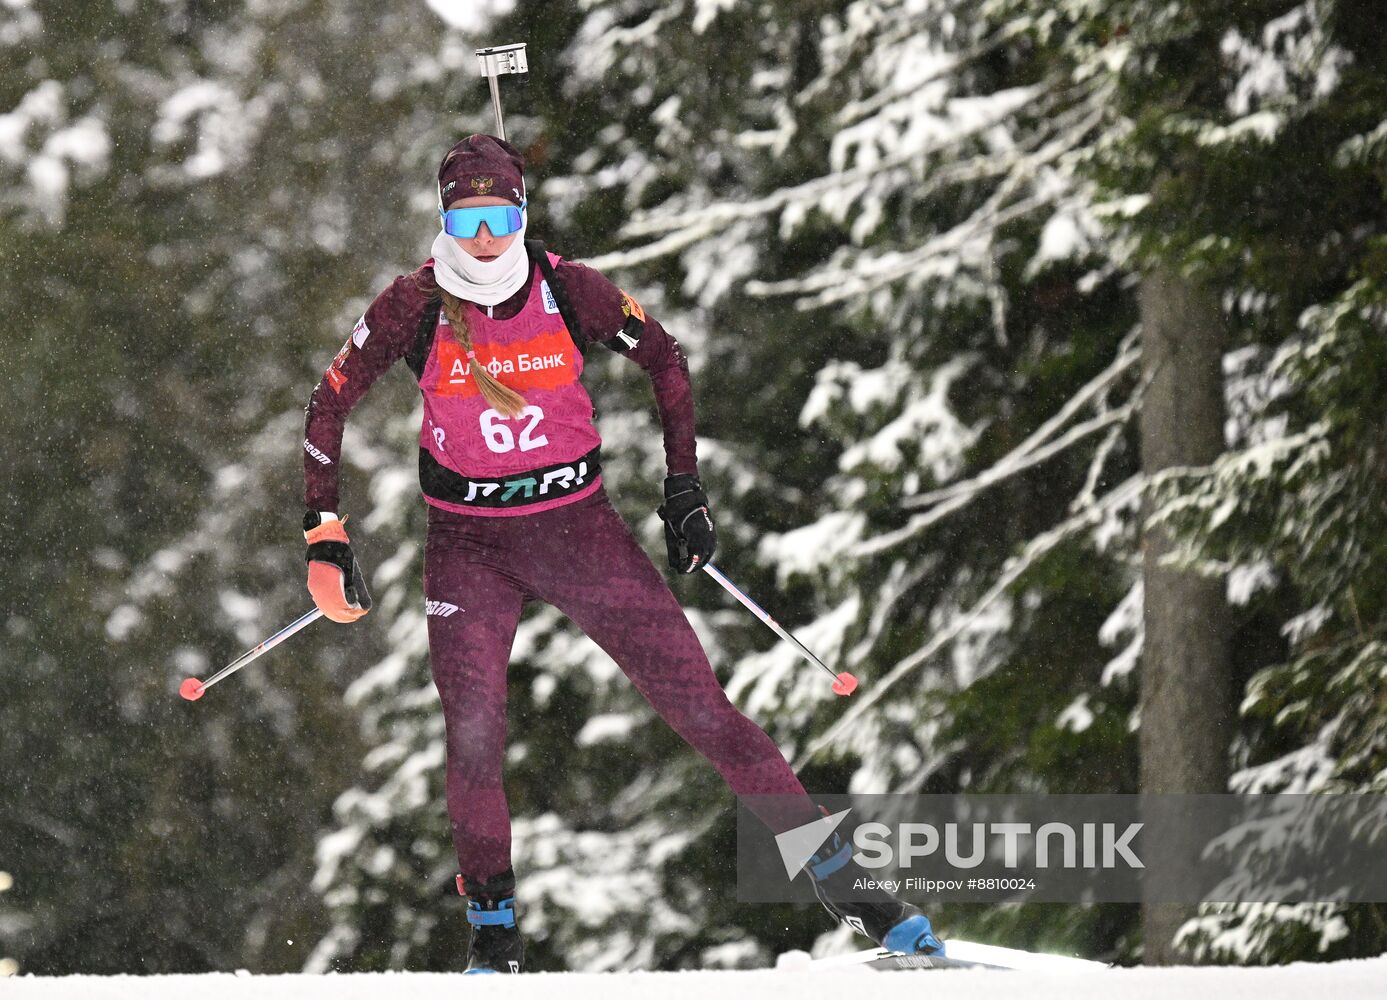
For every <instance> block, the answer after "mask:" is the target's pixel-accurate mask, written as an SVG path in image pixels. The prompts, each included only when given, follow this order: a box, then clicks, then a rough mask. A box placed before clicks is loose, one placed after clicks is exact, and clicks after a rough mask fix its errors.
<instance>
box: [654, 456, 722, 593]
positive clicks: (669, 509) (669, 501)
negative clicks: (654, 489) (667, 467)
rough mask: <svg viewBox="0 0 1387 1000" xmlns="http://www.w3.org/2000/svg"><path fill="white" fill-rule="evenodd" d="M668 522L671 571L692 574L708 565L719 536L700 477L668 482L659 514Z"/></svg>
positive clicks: (683, 476)
mask: <svg viewBox="0 0 1387 1000" xmlns="http://www.w3.org/2000/svg"><path fill="white" fill-rule="evenodd" d="M657 513H658V514H659V515H660V520H662V521H664V522H665V548H666V550H668V552H669V568H670V569H672V570H674V571H676V572H678V573H692V572H694V570H697V569H701V568H703V567H704V566H706V565H708V563H709V561H711V560H712V558H713V552H714V551H715V550H716V549H717V547H718V533H717V531H716V530H715V529H714V528H713V518H712V515H710V514H709V513H708V496H707V494H705V493H704V492H703V486H702V484H700V483H699V481H698V477H697V476H694V475H689V474H687V473H686V474H684V475H679V476H667V477H666V478H665V502H664V503H663V504H661V505H660V509H659V510H658V511H657Z"/></svg>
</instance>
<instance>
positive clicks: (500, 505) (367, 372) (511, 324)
mask: <svg viewBox="0 0 1387 1000" xmlns="http://www.w3.org/2000/svg"><path fill="white" fill-rule="evenodd" d="M523 171H524V162H523V160H522V158H521V156H520V153H519V152H518V151H517V150H516V149H515V148H514V147H513V146H511V145H510V144H509V143H507V142H505V141H503V140H500V139H497V138H495V137H493V136H489V135H471V136H468V137H467V138H465V139H463V140H462V141H461V142H459V143H458V144H457V145H455V146H454V147H453V148H452V149H450V150H449V151H448V154H447V156H446V157H444V160H443V163H442V165H441V166H440V167H439V170H438V204H439V215H440V216H441V217H442V220H441V221H442V231H441V232H440V233H439V234H438V236H437V237H436V238H435V239H434V242H433V248H432V250H433V256H432V257H431V258H429V259H428V260H426V261H425V262H424V263H423V264H422V265H421V266H420V267H419V268H418V269H417V270H415V271H414V272H413V273H411V274H408V275H401V276H399V277H397V278H396V279H395V280H394V281H393V282H392V283H391V284H390V286H389V287H388V288H386V289H385V290H384V291H382V292H381V293H380V294H379V295H378V296H376V298H375V300H374V301H373V302H372V303H371V305H370V306H369V307H368V308H367V310H366V313H365V315H364V316H362V318H361V319H360V321H359V322H358V323H357V324H356V327H355V329H353V330H352V333H351V336H350V337H349V338H348V339H347V342H346V343H345V344H344V345H343V346H342V349H341V351H340V352H338V354H337V356H336V357H335V358H334V359H333V361H332V364H331V365H330V366H329V367H328V369H327V371H326V372H325V373H324V375H323V379H322V381H321V382H319V383H318V386H317V388H315V389H314V390H313V394H312V397H311V398H310V400H309V403H308V408H307V420H306V432H305V433H306V437H305V440H304V452H305V458H304V478H305V483H306V488H305V503H306V506H307V508H308V512H307V514H306V515H305V517H304V533H305V536H306V538H307V542H308V552H307V562H308V589H309V591H310V592H311V593H312V595H313V599H314V601H315V602H316V603H317V605H318V607H319V608H321V609H322V610H323V612H324V613H325V614H326V616H327V617H329V618H331V619H332V620H333V621H337V622H352V621H355V620H357V619H358V618H360V617H361V616H363V615H365V614H366V612H367V611H368V610H369V608H370V606H371V603H370V596H369V594H368V592H367V588H366V584H365V580H364V579H363V577H362V574H361V570H360V567H359V566H358V565H357V562H356V560H355V558H354V557H353V554H352V550H351V544H350V542H349V541H348V538H347V532H346V529H345V524H344V521H343V520H342V519H339V518H338V515H337V507H338V495H337V488H338V474H337V470H338V465H339V462H340V458H341V446H342V430H343V425H344V424H345V421H346V418H347V414H348V413H349V412H350V411H351V409H352V407H353V406H355V405H356V403H357V402H358V401H359V400H360V399H361V397H362V396H363V394H365V392H366V390H367V389H368V388H369V387H370V386H371V384H372V383H373V382H374V381H375V380H376V379H377V378H378V377H379V376H380V375H381V373H382V372H384V371H385V370H386V369H387V368H389V367H390V366H391V365H393V364H394V363H395V362H397V361H400V360H404V361H405V363H406V364H407V365H408V366H409V368H410V370H411V371H412V372H413V375H414V378H415V379H416V381H417V382H418V384H419V389H420V391H421V392H422V393H423V395H424V419H423V425H422V426H421V428H420V431H419V481H420V486H421V488H422V491H423V494H424V499H425V500H426V501H427V503H428V531H427V536H426V539H425V549H424V553H425V554H424V597H425V610H426V618H427V621H428V634H429V661H430V666H431V669H432V672H433V680H434V683H435V685H436V686H437V688H438V693H439V696H440V698H441V699H442V703H443V713H444V719H445V722H446V729H447V797H448V815H449V818H450V820H451V824H452V832H453V843H454V846H455V848H456V850H457V858H458V866H459V871H460V872H461V874H460V875H459V876H458V879H457V882H458V890H459V891H460V892H461V893H463V895H465V896H466V897H467V907H468V908H467V919H468V922H469V923H470V924H471V937H470V947H469V957H468V963H467V971H468V972H489V971H496V972H519V971H521V968H522V965H523V961H524V945H523V941H522V939H521V936H520V931H519V927H518V924H517V918H518V911H517V908H516V903H515V874H514V872H513V870H512V868H511V856H510V851H511V842H510V813H509V810H508V808H507V805H506V795H505V791H504V789H503V786H502V780H501V771H502V763H503V761H504V758H505V736H506V666H507V663H508V661H509V658H510V650H511V643H512V641H513V639H514V637H515V632H516V627H517V624H518V622H519V619H520V613H521V609H522V606H523V605H524V604H525V602H527V601H530V600H542V601H547V602H548V603H550V604H552V605H553V606H554V607H556V608H558V609H559V610H560V611H562V612H563V613H564V614H566V615H567V616H568V617H569V618H571V619H572V620H573V622H574V623H575V624H577V626H578V627H579V628H581V629H582V630H583V631H584V632H585V633H586V634H587V635H588V636H589V637H591V638H592V639H593V640H594V641H595V642H596V643H597V644H598V645H599V646H601V647H602V649H603V650H605V651H606V652H607V653H608V654H609V655H610V656H611V657H612V659H613V660H615V661H616V663H617V665H618V666H619V667H620V668H621V669H622V671H623V672H624V673H625V674H626V676H627V677H629V678H630V679H631V682H632V683H633V684H635V685H636V688H637V689H638V690H639V691H640V693H641V694H642V695H644V696H645V698H646V699H647V700H648V701H649V702H650V704H651V705H652V706H653V707H654V709H655V711H656V712H658V713H659V714H660V716H661V717H662V718H664V719H665V721H667V722H668V723H669V724H670V725H671V726H673V727H674V729H675V730H676V731H677V732H678V733H679V735H680V736H682V737H683V738H684V739H685V740H686V741H688V743H689V744H690V745H692V746H693V747H694V749H696V750H697V751H698V752H699V753H701V754H703V756H705V757H706V758H707V759H708V760H709V761H710V762H711V763H712V764H713V766H714V767H715V768H717V770H718V772H719V773H720V774H721V775H722V776H723V778H724V779H725V780H726V781H727V783H728V784H729V785H730V786H731V788H732V790H733V792H734V793H736V794H737V795H752V796H779V798H778V799H774V800H764V801H779V802H784V801H786V800H787V799H786V797H790V796H793V797H794V798H791V799H789V801H793V802H795V803H796V804H797V809H796V810H792V811H791V812H793V813H794V814H793V815H790V814H789V813H786V814H783V815H771V814H770V813H769V807H762V808H760V809H757V815H758V816H759V817H760V818H761V819H762V820H763V822H765V823H766V824H767V825H768V826H770V827H771V828H772V829H773V830H775V831H777V832H778V831H780V830H784V829H789V828H790V827H792V826H796V825H798V824H800V823H802V822H805V821H807V820H809V819H811V818H816V817H817V816H818V815H819V812H818V811H817V810H816V809H815V808H814V805H813V803H812V801H811V800H810V799H809V798H808V797H807V795H806V793H805V791H804V788H803V786H801V784H800V782H799V780H798V779H797V778H796V777H795V774H794V772H793V771H792V770H791V768H790V766H789V765H788V764H787V763H786V762H785V759H784V758H783V757H782V756H781V754H780V751H779V750H778V748H777V747H776V745H775V744H774V742H772V740H771V739H770V737H768V736H767V735H766V734H765V733H764V732H763V731H762V730H761V729H760V727H758V726H757V725H756V724H755V723H754V722H752V721H751V720H750V719H748V718H746V716H744V715H742V713H741V712H739V711H738V710H737V709H736V707H734V706H733V705H732V703H731V702H730V701H729V700H728V698H727V696H726V694H725V693H724V692H723V690H722V687H721V685H720V684H719V683H718V680H717V678H716V676H715V675H714V673H713V668H712V666H711V665H710V664H709V662H708V659H707V657H706V656H705V655H704V652H703V649H702V647H701V646H700V645H699V642H698V639H697V637H696V636H695V634H694V631H693V629H692V627H691V626H690V625H689V622H688V620H687V619H686V618H685V616H684V612H683V609H682V608H681V607H680V605H679V602H678V601H677V600H676V599H675V597H674V595H673V593H672V592H671V591H670V589H669V587H668V585H667V584H666V583H665V580H664V578H663V577H662V576H661V574H660V572H659V570H658V569H656V567H655V565H654V564H653V563H652V562H651V560H650V558H649V557H648V556H647V555H646V553H645V551H644V550H643V549H642V548H641V547H640V545H639V544H638V542H637V541H636V539H635V537H634V536H633V535H632V533H631V531H630V530H629V529H628V527H627V526H626V524H625V522H624V521H623V520H622V518H621V516H620V515H619V514H618V513H617V511H616V510H615V508H613V507H612V505H611V503H610V501H609V500H608V497H607V495H606V493H605V491H604V489H603V486H602V468H601V460H600V455H599V452H600V444H601V439H600V438H599V436H598V433H597V428H596V427H595V426H594V425H593V420H592V416H593V409H592V402H591V400H590V399H589V398H588V394H587V392H586V391H585V390H584V388H583V385H582V383H581V382H580V381H579V376H580V375H581V374H582V371H583V352H584V349H585V348H587V346H588V345H589V344H592V343H594V342H596V343H600V344H602V345H603V346H604V347H606V348H609V349H611V350H614V351H616V352H617V353H619V354H624V355H626V356H627V357H629V358H631V359H632V360H633V361H635V362H636V363H637V364H638V365H640V366H641V367H642V368H643V369H645V371H646V372H647V374H649V376H650V379H651V382H652V383H653V385H654V390H655V399H656V403H657V406H658V409H659V414H660V421H661V424H662V426H663V429H664V446H665V454H666V459H667V468H668V476H667V478H666V479H665V481H664V496H665V502H664V504H663V505H662V506H661V507H660V509H659V513H660V516H661V518H662V519H663V520H664V524H665V538H666V542H667V547H668V555H669V562H670V566H671V568H672V569H674V570H677V571H678V572H681V573H692V572H694V571H695V570H697V569H699V568H700V567H702V566H703V565H705V564H706V563H707V562H708V560H709V559H710V558H711V557H712V555H713V551H714V548H715V546H716V533H715V531H714V527H713V521H712V518H711V516H710V515H709V510H708V498H707V497H706V496H705V495H704V492H703V488H702V486H701V485H700V484H699V479H698V467H697V461H696V456H695V449H694V410H693V391H692V388H691V385H690V381H689V371H688V363H687V361H686V359H685V357H684V355H683V353H682V351H681V350H680V348H679V345H678V343H676V342H675V340H674V338H672V337H671V336H670V335H669V334H668V333H666V332H665V331H664V329H663V328H661V326H660V324H659V323H657V322H656V321H655V320H654V319H653V318H651V317H650V316H648V315H647V314H646V313H645V312H644V310H642V308H641V307H640V305H639V304H638V303H637V302H636V301H635V300H634V299H633V298H631V297H630V296H629V295H626V294H625V293H623V292H622V291H621V290H620V289H618V288H617V287H616V286H615V285H613V284H612V283H611V282H610V281H608V280H607V279H606V278H605V277H603V276H602V275H601V274H599V273H598V272H596V271H594V270H592V269H591V268H588V267H584V266H583V265H582V264H577V263H574V262H571V261H566V260H563V259H561V258H559V257H558V256H556V255H554V254H550V253H546V252H545V251H544V250H543V248H542V247H541V246H539V245H538V244H537V243H533V242H532V243H530V244H527V243H526V241H525V238H524V237H525V226H526V211H525V209H526V198H525V181H524V174H523ZM444 206H447V207H446V209H445V208H444ZM752 801H753V802H754V801H756V800H752ZM799 807H802V808H799ZM753 808H756V807H754V806H753ZM851 856H852V850H851V844H845V843H843V842H842V841H841V840H838V839H836V838H833V839H830V841H829V844H828V846H826V847H825V848H823V849H821V852H820V854H819V855H816V856H815V857H814V858H811V859H810V861H809V863H808V864H806V866H805V870H806V871H808V872H809V877H810V878H811V880H812V881H813V883H814V887H815V891H816V893H817V894H818V897H819V899H820V900H822V901H823V903H824V905H825V906H826V907H827V908H828V909H829V912H830V913H832V914H833V915H834V916H835V917H836V918H838V919H840V920H843V921H844V922H847V923H849V924H850V925H851V926H853V927H854V928H855V929H857V930H858V931H859V932H861V933H864V934H866V935H867V936H868V937H870V938H872V939H873V940H875V941H876V942H878V943H879V944H882V945H884V946H885V947H888V948H892V949H893V950H897V951H905V952H940V951H942V949H943V946H942V945H941V944H940V942H939V940H938V939H937V938H936V937H935V936H934V933H933V931H932V930H931V928H930V923H929V921H928V920H927V919H926V918H925V916H924V915H923V914H922V913H921V912H920V911H919V910H918V909H916V908H915V907H913V906H910V905H908V904H906V903H903V902H901V901H899V900H897V899H895V898H894V897H893V896H890V895H888V894H886V893H884V892H883V893H877V894H875V895H872V896H870V897H866V898H864V894H863V893H862V892H861V891H855V890H853V880H854V879H855V878H858V877H866V873H865V872H864V871H863V870H862V869H861V868H860V867H859V866H858V865H857V864H856V862H854V861H852V858H851ZM851 897H855V898H851Z"/></svg>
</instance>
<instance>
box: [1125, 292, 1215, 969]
mask: <svg viewBox="0 0 1387 1000" xmlns="http://www.w3.org/2000/svg"><path fill="white" fill-rule="evenodd" d="M1140 307H1141V322H1142V366H1143V369H1144V370H1145V372H1146V375H1147V377H1148V378H1149V379H1150V382H1149V384H1148V387H1147V390H1146V396H1145V399H1144V401H1143V405H1142V415H1141V450H1142V468H1143V471H1144V472H1146V473H1147V474H1148V475H1149V474H1151V473H1155V472H1157V471H1159V470H1161V469H1164V468H1168V467H1170V466H1172V465H1204V464H1207V463H1209V462H1212V461H1213V460H1214V459H1215V458H1217V457H1218V455H1219V454H1220V453H1221V452H1222V451H1223V450H1224V440H1223V421H1224V402H1223V371H1222V359H1223V347H1224V340H1225V337H1224V328H1223V317H1222V314H1221V312H1220V310H1219V307H1218V303H1217V301H1215V299H1214V298H1213V296H1212V295H1211V294H1210V293H1209V292H1208V290H1206V289H1204V288H1202V287H1200V286H1198V285H1197V284H1195V283H1194V282H1191V281H1190V280H1188V279H1186V278H1184V277H1182V276H1180V275H1179V274H1177V273H1176V272H1175V271H1173V270H1170V269H1167V268H1164V267H1159V266H1157V267H1154V268H1153V269H1151V270H1149V271H1148V272H1147V273H1146V274H1145V275H1144V276H1143V278H1142V283H1141V290H1140ZM1172 548H1173V546H1172V545H1171V542H1170V539H1169V537H1168V536H1167V534H1166V532H1164V531H1162V530H1159V529H1156V530H1152V529H1147V530H1146V531H1145V532H1144V537H1143V552H1144V567H1143V572H1144V575H1145V586H1146V602H1145V611H1144V617H1145V626H1146V640H1145V645H1144V650H1143V653H1142V669H1141V720H1140V732H1139V744H1138V745H1139V749H1140V754H1141V791H1142V793H1143V794H1144V795H1152V794H1175V793H1199V792H1225V791H1227V786H1228V750H1229V744H1230V742H1231V740H1232V734H1233V703H1232V684H1231V677H1230V669H1229V633H1230V622H1229V612H1228V606H1227V602H1226V600H1225V594H1224V582H1223V580H1222V579H1221V578H1217V579H1210V578H1208V577H1201V576H1197V575H1195V574H1193V573H1190V572H1182V571H1179V570H1175V569H1172V568H1170V567H1168V566H1162V565H1160V561H1161V558H1162V557H1163V556H1164V555H1166V554H1167V553H1169V552H1170V551H1171V550H1172ZM1179 833H1180V831H1178V830H1177V831H1173V835H1170V833H1168V832H1163V833H1162V835H1161V836H1159V837H1157V838H1154V839H1153V842H1152V843H1150V844H1149V845H1148V846H1147V848H1146V850H1147V854H1148V862H1147V863H1148V866H1149V867H1152V868H1154V867H1155V866H1156V865H1157V864H1183V863H1185V862H1184V861H1183V860H1182V859H1190V858H1193V857H1195V856H1197V854H1198V849H1199V845H1198V844H1196V843H1190V842H1182V840H1186V841H1187V840H1189V838H1182V837H1181V836H1180V835H1179ZM1193 914H1194V907H1193V906H1192V905H1187V904H1181V903H1161V902H1153V901H1149V900H1148V901H1147V902H1145V903H1144V904H1143V906H1142V937H1143V941H1144V942H1145V961H1146V963H1147V964H1151V965H1169V964H1172V963H1174V962H1176V961H1178V960H1179V955H1178V953H1177V950H1176V949H1175V947H1174V943H1173V939H1174V936H1175V932H1176V931H1177V930H1178V929H1179V927H1180V925H1181V924H1182V923H1183V922H1184V921H1185V920H1186V919H1187V918H1189V917H1190V916H1193Z"/></svg>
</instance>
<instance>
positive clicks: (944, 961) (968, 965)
mask: <svg viewBox="0 0 1387 1000" xmlns="http://www.w3.org/2000/svg"><path fill="white" fill-rule="evenodd" d="M859 964H861V965H864V966H866V967H867V968H869V969H875V970H876V971H878V972H902V971H916V970H921V969H1000V970H1002V971H1006V972H1011V971H1015V970H1013V969H1012V968H1011V967H1010V966H1007V965H992V964H991V963H988V962H974V961H969V960H968V959H964V958H950V957H949V956H947V955H907V954H905V953H904V952H899V951H887V950H886V949H885V948H878V949H877V950H876V951H874V952H872V953H871V957H869V958H868V959H867V960H866V961H864V962H861V963H859Z"/></svg>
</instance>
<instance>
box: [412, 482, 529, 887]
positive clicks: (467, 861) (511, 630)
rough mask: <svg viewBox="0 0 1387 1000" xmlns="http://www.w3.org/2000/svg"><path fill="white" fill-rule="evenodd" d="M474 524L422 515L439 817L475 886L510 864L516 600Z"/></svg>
mask: <svg viewBox="0 0 1387 1000" xmlns="http://www.w3.org/2000/svg"><path fill="white" fill-rule="evenodd" d="M480 520H482V519H481V518H474V517H469V516H468V515H461V514H454V515H448V514H447V513H446V512H442V513H440V512H438V511H437V510H436V509H432V508H431V509H430V514H429V529H428V536H427V540H426V543H425V552H424V596H425V600H426V602H427V604H426V611H427V621H428V630H429V663H430V666H431V668H432V671H433V679H434V684H435V685H436V686H437V688H438V694H439V698H440V699H441V700H442V702H443V717H444V722H445V726H446V729H447V740H446V742H447V769H446V770H447V789H448V816H449V819H450V821H451V825H452V831H453V845H454V847H455V848H456V850H457V857H458V866H459V871H461V872H462V873H463V875H464V876H465V877H467V878H468V879H473V880H477V881H482V880H486V879H489V878H491V877H492V876H494V875H497V874H498V873H501V872H504V871H505V870H506V869H508V868H510V865H511V857H510V851H511V833H510V809H509V807H508V806H507V804H506V793H505V788H504V786H503V784H502V766H503V763H504V758H505V743H506V666H507V664H508V662H509V661H510V651H511V644H512V643H513V641H514V639H515V631H516V626H517V624H518V623H519V620H520V611H521V607H522V605H523V602H524V593H523V591H522V589H521V588H520V587H519V585H518V584H517V583H516V582H515V581H514V580H513V579H512V578H511V577H510V576H509V575H508V574H507V573H506V572H505V571H504V570H502V569H501V568H499V567H497V566H495V565H493V564H492V559H491V558H490V552H489V547H488V546H487V544H486V535H485V531H486V529H487V526H486V525H481V524H477V523H476V522H478V521H480Z"/></svg>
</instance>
